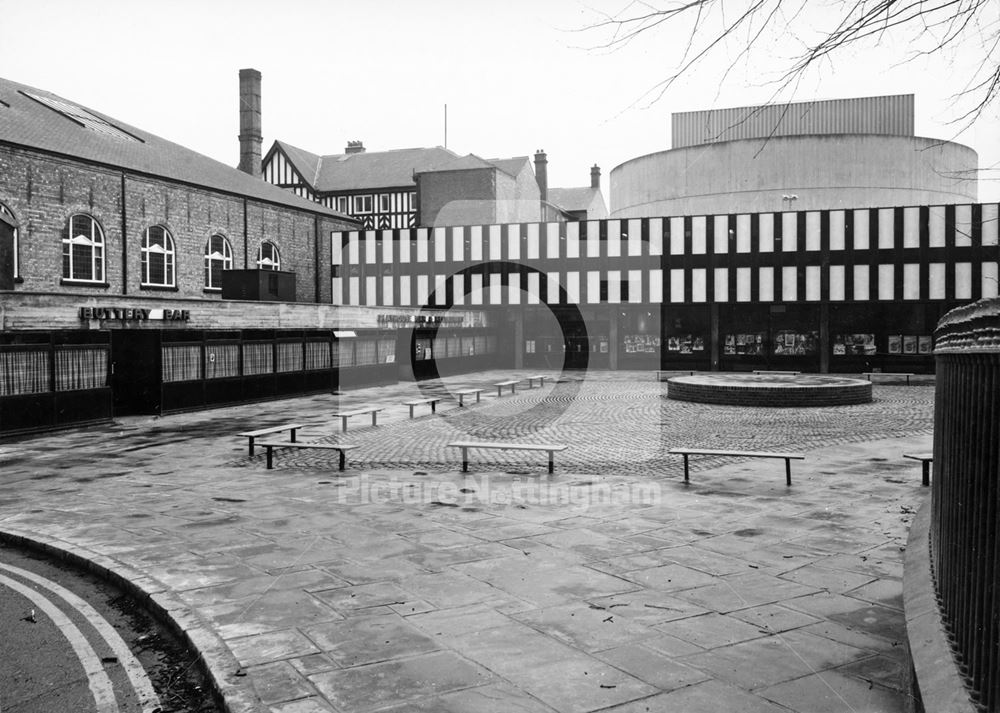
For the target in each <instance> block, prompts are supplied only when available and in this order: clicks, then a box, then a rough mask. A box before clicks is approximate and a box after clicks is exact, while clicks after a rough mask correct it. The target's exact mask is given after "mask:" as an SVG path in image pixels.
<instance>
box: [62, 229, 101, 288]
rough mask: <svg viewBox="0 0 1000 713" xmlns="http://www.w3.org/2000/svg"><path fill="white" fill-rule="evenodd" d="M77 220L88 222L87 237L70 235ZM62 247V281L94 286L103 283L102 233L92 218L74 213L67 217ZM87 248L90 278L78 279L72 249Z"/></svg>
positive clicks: (81, 234)
mask: <svg viewBox="0 0 1000 713" xmlns="http://www.w3.org/2000/svg"><path fill="white" fill-rule="evenodd" d="M77 218H81V219H84V220H87V221H89V222H90V225H89V230H88V231H87V232H88V233H89V235H85V234H84V233H83V232H81V233H80V234H78V235H72V232H73V223H74V221H76V219H77ZM62 245H63V258H64V261H63V279H64V280H67V281H70V282H90V283H94V284H103V283H104V231H103V230H102V229H101V225H100V223H98V222H97V220H95V219H94V217H93V216H91V215H87V214H86V213H74V214H73V215H71V216H70V217H69V221H68V222H67V226H66V234H65V236H64V237H63V239H62ZM81 245H83V246H87V247H89V249H90V250H89V253H90V274H91V277H79V275H78V273H77V269H76V258H75V256H74V252H73V248H74V247H77V246H81ZM67 255H68V256H69V266H68V267H69V274H67V270H66V267H67V266H66V263H65V257H66V256H67Z"/></svg>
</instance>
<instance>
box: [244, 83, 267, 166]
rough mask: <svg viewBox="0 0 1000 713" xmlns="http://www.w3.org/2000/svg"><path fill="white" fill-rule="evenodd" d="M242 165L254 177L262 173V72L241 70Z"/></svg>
mask: <svg viewBox="0 0 1000 713" xmlns="http://www.w3.org/2000/svg"><path fill="white" fill-rule="evenodd" d="M239 138H240V165H239V169H240V170H241V171H243V172H244V173H248V174H250V175H251V176H253V177H254V178H260V175H261V161H260V158H261V144H262V143H263V141H264V136H263V133H262V131H261V113H260V72H258V71H257V70H256V69H241V70H240V137H239Z"/></svg>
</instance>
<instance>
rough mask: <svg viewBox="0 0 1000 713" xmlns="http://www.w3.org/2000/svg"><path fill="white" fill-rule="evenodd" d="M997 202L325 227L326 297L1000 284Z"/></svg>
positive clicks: (778, 296) (578, 299) (955, 294)
mask: <svg viewBox="0 0 1000 713" xmlns="http://www.w3.org/2000/svg"><path fill="white" fill-rule="evenodd" d="M998 213H1000V210H998V205H997V204H995V203H994V204H983V205H957V206H956V205H949V206H930V207H927V206H917V207H909V206H907V207H898V208H879V209H853V210H852V209H845V210H831V211H808V212H806V211H803V212H798V213H793V212H782V213H755V214H743V215H721V216H688V217H662V218H634V219H627V220H615V219H609V220H600V221H588V222H585V223H561V224H560V223H523V224H502V225H477V226H456V227H449V228H432V229H427V228H416V229H406V228H404V229H393V230H361V231H345V232H334V233H332V234H331V237H330V239H331V246H330V250H331V256H332V260H333V265H332V288H333V301H334V303H335V304H344V305H368V306H377V305H387V306H389V305H399V306H419V305H426V306H430V307H447V306H451V305H480V304H481V305H497V306H502V305H541V304H549V305H564V304H577V305H588V304H589V305H595V304H622V305H624V304H643V303H645V304H664V305H670V304H673V305H681V304H768V303H774V304H794V303H820V302H829V303H849V302H866V301H871V302H882V303H895V302H912V301H924V300H932V301H934V300H974V299H979V298H980V297H990V296H994V295H996V294H997V293H998V292H1000V283H998V277H1000V275H998V273H1000V231H998V225H997V222H998Z"/></svg>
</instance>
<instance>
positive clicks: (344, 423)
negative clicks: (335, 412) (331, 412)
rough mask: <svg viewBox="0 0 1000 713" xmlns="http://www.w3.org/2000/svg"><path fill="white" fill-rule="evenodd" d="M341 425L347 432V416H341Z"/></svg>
mask: <svg viewBox="0 0 1000 713" xmlns="http://www.w3.org/2000/svg"><path fill="white" fill-rule="evenodd" d="M340 427H341V430H342V431H343V432H344V433H347V416H341V417H340Z"/></svg>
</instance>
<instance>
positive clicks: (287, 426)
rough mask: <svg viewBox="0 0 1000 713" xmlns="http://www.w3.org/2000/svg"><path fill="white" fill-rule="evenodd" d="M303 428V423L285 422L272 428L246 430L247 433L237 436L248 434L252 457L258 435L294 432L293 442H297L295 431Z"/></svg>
mask: <svg viewBox="0 0 1000 713" xmlns="http://www.w3.org/2000/svg"><path fill="white" fill-rule="evenodd" d="M300 428H302V424H301V423H284V424H282V425H280V426H271V427H270V428H260V429H257V430H256V431H246V432H245V433H237V434H236V435H237V436H246V437H247V438H249V439H250V457H251V458H252V457H253V445H254V439H255V438H257V437H258V436H266V435H268V434H269V433H281V432H282V431H291V432H292V441H291V442H292V443H295V432H296V431H297V430H298V429H300Z"/></svg>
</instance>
